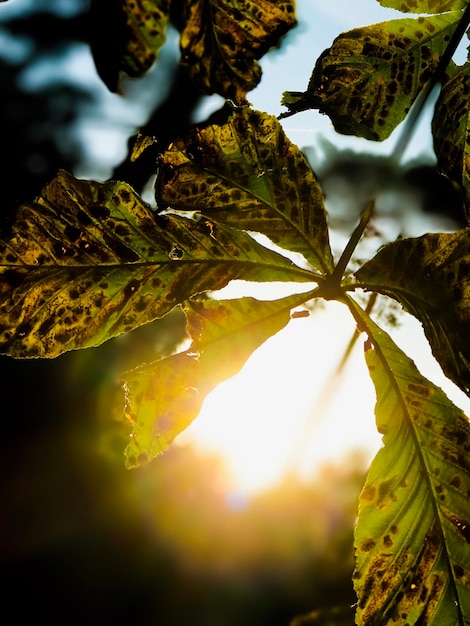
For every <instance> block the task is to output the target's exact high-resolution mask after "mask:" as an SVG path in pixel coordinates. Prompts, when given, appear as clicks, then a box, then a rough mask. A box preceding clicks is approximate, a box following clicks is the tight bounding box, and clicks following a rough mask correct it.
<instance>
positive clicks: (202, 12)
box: [181, 0, 296, 104]
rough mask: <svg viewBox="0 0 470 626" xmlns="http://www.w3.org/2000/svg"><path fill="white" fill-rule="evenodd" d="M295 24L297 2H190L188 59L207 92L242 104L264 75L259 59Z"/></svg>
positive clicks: (184, 38)
mask: <svg viewBox="0 0 470 626" xmlns="http://www.w3.org/2000/svg"><path fill="white" fill-rule="evenodd" d="M295 24H296V20H295V2H294V0H281V1H275V0H195V1H194V2H188V16H187V23H186V25H185V28H184V30H183V32H182V33H181V54H182V62H183V63H184V64H185V65H187V66H188V68H189V71H190V74H191V77H192V78H193V80H194V82H195V83H196V84H197V85H199V86H200V87H201V88H202V89H203V90H204V91H206V92H207V93H214V92H215V93H218V94H220V95H222V96H224V97H226V98H230V99H232V100H233V101H234V102H236V103H237V104H242V103H244V102H246V98H245V96H246V93H247V92H248V91H250V90H251V89H253V88H254V87H256V85H257V84H258V83H259V80H260V78H261V68H260V66H259V64H258V63H257V60H258V59H260V58H261V57H262V56H263V55H264V54H265V53H266V52H267V51H268V50H269V49H270V48H272V47H274V46H277V45H278V43H279V39H280V38H281V36H282V35H284V34H285V33H286V32H287V31H288V30H289V29H290V28H292V27H293V26H294V25H295Z"/></svg>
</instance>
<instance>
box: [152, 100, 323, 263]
mask: <svg viewBox="0 0 470 626" xmlns="http://www.w3.org/2000/svg"><path fill="white" fill-rule="evenodd" d="M224 115H225V114H224ZM159 166H160V167H159V172H158V176H157V182H156V197H157V203H158V205H159V206H161V207H162V208H165V207H166V206H171V207H174V208H177V209H184V210H190V211H193V210H198V211H201V213H203V214H204V215H206V216H207V217H209V218H211V219H212V218H214V219H216V220H218V221H221V222H224V223H226V224H229V225H232V226H236V227H237V228H241V229H244V230H250V231H256V232H260V233H263V234H264V235H267V236H268V237H269V238H270V239H271V240H272V241H273V242H274V243H276V244H277V245H279V246H281V247H282V248H285V249H287V250H292V251H294V252H300V253H301V254H303V255H304V257H305V258H306V259H307V261H309V263H310V264H311V265H312V266H313V267H314V268H316V269H318V270H320V271H321V272H322V273H329V272H331V271H332V268H333V259H332V255H331V251H330V246H329V241H328V230H327V225H326V213H325V207H324V204H323V195H322V192H321V190H320V187H319V185H318V182H317V180H316V178H315V175H314V173H313V172H312V170H311V168H310V166H309V164H308V162H307V160H306V159H305V157H304V156H303V154H302V153H301V152H300V150H299V148H297V146H295V145H293V144H292V143H291V142H290V141H289V139H288V138H287V137H286V136H285V134H284V131H283V130H282V127H281V125H280V124H279V122H278V121H277V119H276V118H275V117H273V116H271V115H268V114H266V113H260V112H258V111H253V110H251V109H249V108H247V107H240V108H237V109H235V110H233V111H232V112H230V113H229V115H228V119H227V117H226V116H224V118H223V120H222V121H221V122H220V123H218V124H212V125H210V126H207V127H205V128H204V127H202V128H197V127H196V128H194V129H193V130H191V131H190V133H189V134H188V135H187V136H186V137H185V138H183V139H181V140H179V141H177V142H175V143H174V144H172V145H171V146H170V148H169V149H168V150H167V151H166V152H164V153H163V154H162V155H161V157H160V162H159Z"/></svg>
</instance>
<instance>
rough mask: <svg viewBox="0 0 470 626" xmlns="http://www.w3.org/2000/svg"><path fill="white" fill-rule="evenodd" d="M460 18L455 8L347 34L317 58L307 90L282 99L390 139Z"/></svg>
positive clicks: (353, 130) (343, 129)
mask: <svg viewBox="0 0 470 626" xmlns="http://www.w3.org/2000/svg"><path fill="white" fill-rule="evenodd" d="M461 17H462V12H461V11H453V12H451V13H446V14H443V15H435V16H431V17H419V18H418V19H411V18H405V19H400V20H391V21H389V22H382V23H380V24H374V25H372V26H365V27H363V28H356V29H354V30H351V31H349V32H347V33H343V34H342V35H340V36H339V37H337V38H336V39H335V41H334V42H333V45H332V46H331V48H328V49H327V50H325V52H323V54H322V55H321V56H320V58H319V59H318V61H317V63H316V65H315V69H314V71H313V74H312V77H311V79H310V82H309V85H308V88H307V91H306V92H305V93H297V92H287V93H285V94H284V97H283V104H285V105H286V106H288V108H289V111H290V113H289V114H292V113H295V112H298V111H303V110H305V109H312V108H313V109H319V110H320V112H322V113H326V114H327V115H328V116H329V117H330V118H331V120H332V122H333V124H334V127H335V129H336V130H337V131H338V132H340V133H344V134H347V135H356V136H359V137H365V138H367V139H372V140H375V141H381V140H383V139H386V138H387V137H388V136H389V135H390V133H391V132H392V131H393V130H394V129H395V128H396V126H397V125H398V124H399V123H400V122H401V121H402V120H403V119H404V118H405V116H406V114H407V113H408V111H409V109H410V107H411V105H412V104H413V102H414V100H415V99H416V97H417V95H418V94H419V92H420V91H421V90H422V88H423V86H424V85H425V83H426V82H427V81H428V80H429V79H430V78H431V76H432V74H433V72H434V70H435V69H436V67H437V64H438V62H439V58H440V56H441V55H442V54H443V52H444V50H445V48H446V45H447V42H448V40H449V39H450V37H451V35H452V33H453V31H454V30H455V28H456V25H457V24H458V22H459V20H460V18H461ZM285 115H288V114H284V116H285Z"/></svg>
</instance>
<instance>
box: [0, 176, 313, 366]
mask: <svg viewBox="0 0 470 626" xmlns="http://www.w3.org/2000/svg"><path fill="white" fill-rule="evenodd" d="M0 274H1V282H0V351H2V352H6V353H7V354H10V355H11V356H15V357H22V358H25V357H37V356H46V357H53V356H56V355H58V354H60V353H61V352H65V351H67V350H73V349H75V348H83V347H87V346H96V345H99V344H101V343H102V342H104V341H106V340H107V339H109V338H111V337H114V336H116V335H119V334H121V333H123V332H125V331H128V330H132V329H133V328H136V327H137V326H140V325H142V324H145V323H147V322H149V321H151V320H153V319H155V318H158V317H161V316H163V315H165V314H166V313H168V312H169V311H170V310H171V309H173V308H174V307H175V306H176V305H177V304H179V303H181V302H182V301H184V300H186V299H187V298H189V297H190V296H192V295H194V294H197V293H200V292H202V291H206V290H215V289H219V288H221V287H223V286H224V285H226V284H227V283H228V282H229V281H230V280H232V279H236V278H240V279H241V278H243V279H245V280H256V281H259V282H260V281H272V280H281V281H282V280H284V281H292V280H294V281H296V280H297V281H311V280H313V278H312V275H311V273H310V272H308V271H306V270H302V269H300V268H298V267H297V266H295V265H294V264H293V263H292V262H291V261H289V260H288V259H286V258H285V257H284V256H281V255H279V254H277V253H275V252H273V251H271V250H268V249H267V248H265V247H263V246H261V245H259V244H258V243H256V242H255V240H254V239H253V238H252V237H250V236H249V235H248V234H246V233H244V232H241V231H236V230H234V229H231V228H229V227H226V226H223V225H220V224H216V223H215V222H209V221H208V220H206V219H199V220H195V219H191V218H188V217H186V216H181V215H158V216H157V215H155V213H154V212H153V211H152V210H151V209H150V207H149V206H148V205H146V204H145V203H144V202H143V201H142V200H141V199H140V198H139V196H137V194H136V193H135V192H134V190H133V189H132V188H131V187H129V185H127V184H125V183H120V182H110V183H104V184H102V183H94V182H89V181H81V180H77V179H75V178H73V176H71V175H70V174H67V173H66V172H61V173H60V174H59V175H58V176H57V177H56V178H55V179H54V180H53V181H52V182H51V183H49V184H48V185H47V186H46V187H45V188H44V190H43V192H42V194H41V195H40V196H39V197H38V198H37V199H36V201H35V202H33V203H28V204H25V205H23V206H21V207H20V208H19V209H18V212H17V215H16V220H15V222H14V224H13V225H12V227H11V229H10V232H8V233H4V234H3V236H2V237H0Z"/></svg>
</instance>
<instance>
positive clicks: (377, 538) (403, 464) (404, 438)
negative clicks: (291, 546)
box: [353, 305, 470, 626]
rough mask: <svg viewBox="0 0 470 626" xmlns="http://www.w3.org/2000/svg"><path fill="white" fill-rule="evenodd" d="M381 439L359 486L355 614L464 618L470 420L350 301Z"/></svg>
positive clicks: (418, 620)
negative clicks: (364, 336)
mask: <svg viewBox="0 0 470 626" xmlns="http://www.w3.org/2000/svg"><path fill="white" fill-rule="evenodd" d="M355 309H356V310H355V315H356V318H357V319H358V321H359V323H360V324H361V327H362V328H363V329H365V330H366V332H367V333H368V335H369V339H370V341H371V342H372V344H373V345H372V347H370V346H369V345H366V355H365V356H366V361H367V365H368V368H369V371H370V375H371V378H372V380H373V382H374V385H375V387H376V392H377V404H376V409H375V413H376V421H377V428H378V430H379V432H381V433H382V434H383V448H382V449H381V450H379V452H378V454H377V456H376V457H375V459H374V460H373V462H372V465H371V467H370V471H369V474H368V477H367V480H366V484H365V486H364V488H363V491H362V493H361V496H360V502H359V517H358V522H357V526H356V530H355V540H354V545H355V551H356V571H355V573H354V576H353V579H354V586H355V589H356V593H357V596H358V605H357V614H356V623H357V624H360V625H363V626H367V625H372V624H374V625H379V624H380V626H389V625H390V626H391V625H392V624H409V626H413V625H416V626H417V625H418V624H426V626H456V625H460V626H464V625H465V624H470V512H469V506H468V494H469V493H470V459H469V455H468V453H469V451H470V427H469V423H468V420H467V418H466V417H465V415H464V414H463V413H462V411H461V410H460V409H458V408H457V407H455V406H454V405H453V404H452V403H451V402H450V400H449V399H448V398H447V397H446V396H445V394H444V393H443V392H442V391H441V390H440V389H439V388H438V387H436V386H435V385H433V384H432V383H430V382H429V381H428V380H426V379H425V378H424V377H423V376H421V374H420V373H419V372H418V370H417V369H416V367H415V365H414V363H413V362H412V361H411V360H410V359H409V358H408V357H407V356H406V355H405V354H404V353H403V352H402V351H401V350H400V349H399V348H398V347H397V346H396V345H395V344H394V342H393V341H392V340H391V339H390V337H389V336H388V335H387V334H386V333H385V332H383V331H382V330H380V329H379V328H378V327H377V326H376V325H375V324H374V323H373V322H372V321H371V320H370V319H368V318H366V317H365V316H364V314H362V313H359V309H358V307H357V305H356V307H355Z"/></svg>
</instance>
